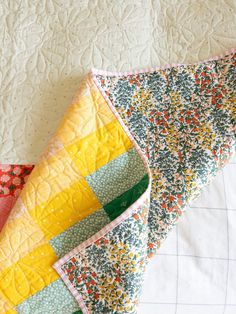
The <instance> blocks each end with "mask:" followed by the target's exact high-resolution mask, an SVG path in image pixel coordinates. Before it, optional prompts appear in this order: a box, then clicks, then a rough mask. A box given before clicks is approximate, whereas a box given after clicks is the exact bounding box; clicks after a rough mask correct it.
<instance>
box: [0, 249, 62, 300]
mask: <svg viewBox="0 0 236 314" xmlns="http://www.w3.org/2000/svg"><path fill="white" fill-rule="evenodd" d="M56 260H57V256H56V254H55V253H54V251H53V249H52V247H51V246H50V245H49V244H44V245H41V246H39V247H38V248H36V249H35V250H34V251H32V252H31V253H29V254H28V255H26V256H25V257H23V258H22V259H21V260H20V261H18V262H17V263H15V264H14V265H12V266H11V267H9V268H7V269H5V270H4V271H3V272H2V273H1V274H0V291H1V293H2V294H3V295H4V297H5V298H7V299H8V300H9V302H11V303H12V304H13V305H14V306H15V305H17V304H19V303H20V302H22V301H23V300H25V299H26V298H28V297H30V296H31V295H33V294H35V293H36V292H38V291H40V290H42V289H43V288H44V287H46V286H47V285H49V284H50V283H51V282H53V281H55V280H57V279H58V277H59V276H58V274H57V273H56V271H55V270H54V269H53V268H52V266H51V265H53V263H55V262H56Z"/></svg>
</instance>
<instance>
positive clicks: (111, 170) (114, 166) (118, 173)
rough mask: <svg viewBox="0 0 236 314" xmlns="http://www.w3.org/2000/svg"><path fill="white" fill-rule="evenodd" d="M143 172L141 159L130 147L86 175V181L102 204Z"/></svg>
mask: <svg viewBox="0 0 236 314" xmlns="http://www.w3.org/2000/svg"><path fill="white" fill-rule="evenodd" d="M145 173H147V170H146V168H145V165H144V163H143V160H142V159H141V157H140V156H139V154H138V152H137V151H136V149H135V148H132V149H130V150H128V151H127V152H125V153H124V154H122V155H120V156H119V157H117V158H116V159H114V160H112V161H110V162H109V163H108V164H106V165H104V166H103V167H101V168H99V169H98V170H97V171H95V172H94V173H92V174H91V175H89V176H87V177H86V181H87V182H88V184H89V186H90V187H91V188H92V190H93V191H94V193H95V194H96V196H97V198H98V199H99V201H100V202H101V204H102V205H103V206H104V205H106V204H108V203H110V202H111V201H113V200H114V199H116V198H117V197H118V196H119V195H121V194H123V193H124V192H126V191H128V190H129V189H130V188H132V187H133V186H134V185H135V184H137V183H138V182H139V181H140V180H141V179H142V177H143V176H144V174H145Z"/></svg>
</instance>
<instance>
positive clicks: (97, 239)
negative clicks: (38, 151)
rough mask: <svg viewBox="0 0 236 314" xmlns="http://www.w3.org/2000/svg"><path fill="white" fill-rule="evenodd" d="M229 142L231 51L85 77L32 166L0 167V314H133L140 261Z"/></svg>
mask: <svg viewBox="0 0 236 314" xmlns="http://www.w3.org/2000/svg"><path fill="white" fill-rule="evenodd" d="M235 138H236V50H235V49H232V50H230V51H227V52H225V53H224V54H223V55H221V56H218V57H214V58H212V59H211V60H207V61H202V62H199V63H196V64H171V65H168V66H165V67H160V68H152V69H144V70H138V71H132V72H127V73H125V72H122V73H111V72H105V71H100V70H96V69H92V70H91V71H90V72H89V73H88V74H87V75H86V76H85V78H84V80H83V82H82V83H81V85H80V88H79V90H78V92H77V94H76V95H75V97H74V99H73V101H72V103H71V104H70V106H69V107H68V109H67V111H66V113H65V115H64V118H63V120H62V121H61V122H60V125H59V126H58V129H57V131H56V132H55V134H54V136H53V137H52V139H51V140H50V142H49V143H48V146H47V149H46V150H45V151H44V153H43V154H42V156H41V157H40V160H39V162H38V163H37V164H36V165H35V166H34V165H1V166H0V214H1V218H0V229H1V232H0V314H13V313H19V314H39V313H44V314H53V313H55V314H76V313H77V314H78V313H91V314H93V313H94V314H97V313H108V314H115V313H117V314H119V313H120V314H122V313H136V311H137V308H138V303H139V297H140V293H141V289H142V282H143V278H144V272H145V268H146V266H147V263H148V261H149V260H150V258H151V257H152V256H153V255H154V254H155V253H156V252H157V250H158V248H159V247H160V245H161V244H162V242H163V241H164V240H165V238H166V237H167V235H168V232H169V231H170V229H171V228H172V227H173V226H174V225H175V224H176V222H177V221H178V219H179V218H180V217H181V215H182V214H183V212H184V210H185V208H186V206H187V204H188V203H189V202H190V201H191V200H193V199H194V198H196V196H198V195H199V193H200V192H201V190H202V189H203V187H205V186H206V185H207V184H208V183H209V182H210V181H211V180H212V178H213V177H214V176H215V175H216V174H217V173H218V171H219V170H220V169H222V168H223V167H224V165H225V164H227V162H228V161H229V159H230V158H231V156H232V155H233V154H234V152H235V145H236V142H235Z"/></svg>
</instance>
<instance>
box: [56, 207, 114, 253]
mask: <svg viewBox="0 0 236 314" xmlns="http://www.w3.org/2000/svg"><path fill="white" fill-rule="evenodd" d="M109 222H110V219H109V217H108V215H107V213H106V212H105V211H104V209H99V210H97V211H96V212H94V213H92V214H91V215H90V216H88V217H86V218H85V219H83V220H81V221H79V222H78V223H76V224H75V225H73V226H72V227H70V228H68V229H67V230H65V231H64V232H62V233H61V234H59V235H58V236H56V237H55V238H53V239H51V240H50V244H51V245H52V247H53V249H54V251H55V252H56V254H57V256H58V257H59V258H60V257H62V256H64V255H65V254H66V253H68V252H70V251H71V250H73V249H74V248H75V247H76V246H78V245H79V244H80V243H82V242H83V241H85V240H87V239H88V238H89V237H91V236H93V235H94V234H95V233H96V232H98V231H99V230H101V229H102V227H104V226H105V225H107V224H108V223H109Z"/></svg>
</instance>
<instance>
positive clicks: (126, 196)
mask: <svg viewBox="0 0 236 314" xmlns="http://www.w3.org/2000/svg"><path fill="white" fill-rule="evenodd" d="M148 183H149V177H148V174H145V176H144V177H143V178H142V179H141V180H140V181H139V182H138V183H137V184H136V185H134V186H133V187H132V188H131V189H129V190H128V191H126V192H124V193H123V194H121V195H120V196H118V197H117V198H116V199H114V200H113V201H111V202H110V203H108V204H107V205H105V206H104V207H103V208H104V210H105V211H106V213H107V215H108V216H109V218H110V219H111V220H114V219H115V218H117V217H118V216H120V214H122V213H123V212H124V211H125V210H126V209H127V208H128V207H129V206H130V205H132V204H133V203H134V202H135V201H136V200H137V199H138V198H139V197H140V196H141V195H142V194H143V193H144V192H145V190H146V189H147V187H148Z"/></svg>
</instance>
